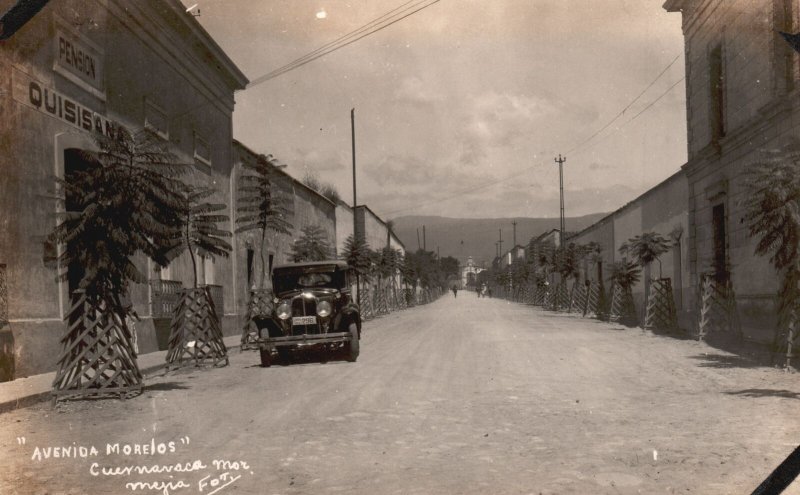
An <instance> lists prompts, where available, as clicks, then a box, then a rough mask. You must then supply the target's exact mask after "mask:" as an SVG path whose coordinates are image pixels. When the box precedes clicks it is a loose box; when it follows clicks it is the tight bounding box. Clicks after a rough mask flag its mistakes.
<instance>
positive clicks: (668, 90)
mask: <svg viewBox="0 0 800 495" xmlns="http://www.w3.org/2000/svg"><path fill="white" fill-rule="evenodd" d="M685 79H686V78H685V77H682V78H680V79H678V80H677V81H675V82H674V83H672V85H671V86H670V87H668V88H667V89H666V91H664V92H663V93H661V95H659V97H658V98H656V99H655V100H653V101H651V102H650V103H649V104H648V105H647V106H646V107H644V108H643V109H642V110H641V111H639V113H637V114H636V115H634V116H633V117H632V118H631V119H630V120H628V121H626V122H624V123H623V124H622V125H620V126H619V127H617V128H616V129H615V130H614V131H612V132H610V133H608V134H606V135H605V136H603V137H602V138H600V140H599V141H595V142H594V143H593V144H592V146H595V145H598V144H600V143H602V142H604V141H605V140H606V139H608V138H609V137H611V136H613V135H614V133H615V132H617V131H619V130H620V129H622V128H623V127H625V126H626V125H628V124H630V123H631V122H633V121H634V120H636V119H637V118H638V117H639V116H640V115H642V114H643V113H645V112H646V111H647V110H649V109H650V108H651V107H652V106H653V105H655V104H656V103H658V102H659V100H661V98H663V97H665V96H667V94H668V93H669V92H670V91H672V89H673V88H674V87H675V86H677V85H678V84H680V83H681V82H683V81H684V80H685ZM590 148H591V146H589V147H586V148H584V149H582V150H578V151H575V153H582V152H584V151H586V150H588V149H590Z"/></svg>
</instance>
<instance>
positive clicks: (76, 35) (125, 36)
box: [0, 0, 404, 381]
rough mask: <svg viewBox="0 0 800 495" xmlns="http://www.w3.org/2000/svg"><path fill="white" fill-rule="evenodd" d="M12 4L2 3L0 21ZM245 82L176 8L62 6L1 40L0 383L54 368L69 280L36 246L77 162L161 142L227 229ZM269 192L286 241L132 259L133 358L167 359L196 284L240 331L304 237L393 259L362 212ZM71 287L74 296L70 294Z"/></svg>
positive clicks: (170, 0) (386, 238)
mask: <svg viewBox="0 0 800 495" xmlns="http://www.w3.org/2000/svg"><path fill="white" fill-rule="evenodd" d="M12 4H14V1H12V0H0V11H5V10H7V9H8V8H9V7H11V5H12ZM247 83H248V80H247V77H246V76H245V75H244V74H243V73H242V72H241V71H240V70H239V69H238V68H237V67H236V65H235V64H234V63H233V62H232V61H231V60H230V58H229V57H228V56H227V55H226V54H225V53H224V52H223V50H222V49H221V48H220V47H219V46H218V45H217V44H216V42H215V41H214V40H213V39H212V38H211V36H210V35H209V34H208V33H207V32H206V31H205V30H204V29H203V28H202V27H201V26H200V24H199V23H198V22H197V20H196V19H195V18H194V17H193V16H192V15H190V14H187V12H186V9H185V7H184V6H183V5H182V4H181V3H180V2H179V1H178V0H148V1H142V2H127V1H123V0H91V1H86V0H62V1H59V2H50V3H49V4H48V5H47V6H46V7H45V8H44V9H42V11H41V12H39V13H38V14H37V15H36V16H35V17H34V18H33V19H32V20H31V21H30V22H28V23H27V24H26V25H25V26H24V27H23V28H22V29H20V30H19V31H18V32H17V33H15V34H14V36H12V37H11V38H9V39H8V40H6V41H3V42H0V112H2V114H3V116H4V118H3V119H2V120H1V121H0V149H2V150H3V153H0V176H1V177H2V180H0V381H5V380H10V379H14V378H19V377H24V376H29V375H32V374H36V373H42V372H46V371H50V370H52V369H54V368H55V366H56V361H55V359H54V357H55V356H57V355H58V354H59V353H60V343H59V339H60V337H61V335H62V333H63V328H64V327H63V318H64V316H65V315H66V313H67V311H68V309H69V308H68V306H69V292H70V289H71V288H74V285H75V280H71V279H72V278H74V277H72V276H70V277H68V279H67V280H65V281H60V282H58V281H56V272H55V271H54V270H52V269H51V268H48V267H47V266H45V263H44V259H45V258H47V257H48V256H52V255H54V254H56V253H57V252H58V250H59V249H60V247H59V246H52V245H48V244H47V243H46V242H44V239H45V237H46V236H47V234H48V233H49V232H50V231H51V230H52V229H53V227H54V226H55V225H56V223H57V221H58V217H57V213H58V212H59V211H60V209H62V208H63V203H61V202H59V201H57V200H55V199H53V195H54V193H55V184H56V182H55V179H56V178H60V179H63V180H66V181H69V180H70V177H71V175H72V174H73V172H74V171H76V170H80V169H81V168H82V167H83V166H85V164H84V163H83V162H82V160H83V158H82V155H81V153H79V152H78V151H79V150H95V149H97V142H96V139H95V138H96V137H97V135H100V134H108V133H110V132H112V131H113V129H114V128H115V127H116V126H123V127H125V128H127V129H129V130H131V131H134V132H135V131H137V130H142V129H149V130H150V131H152V132H155V133H156V134H157V135H159V136H160V137H161V138H162V139H163V140H164V141H165V142H167V143H169V147H170V149H171V151H172V152H173V153H174V154H175V155H176V156H177V158H178V160H179V161H181V162H183V163H190V164H191V165H192V167H191V171H190V173H189V174H188V176H187V177H186V178H185V180H187V181H189V182H191V183H193V184H196V185H203V186H207V187H210V188H213V189H214V191H215V194H214V196H213V198H212V199H213V200H214V202H220V203H224V204H225V205H227V208H228V211H226V212H225V213H226V215H227V216H228V217H229V218H230V222H229V224H228V225H227V226H226V227H225V228H227V229H230V231H231V232H233V231H234V230H235V225H236V217H237V212H236V205H237V195H238V179H239V177H240V175H241V174H242V172H243V168H244V164H245V163H247V162H248V161H252V160H256V159H258V153H256V152H254V151H253V150H251V149H250V148H248V147H247V146H245V145H244V144H242V143H241V142H239V141H237V140H235V139H234V137H233V125H232V115H233V110H234V93H235V92H236V91H238V90H242V89H244V88H245V87H246V86H247ZM276 173H277V174H278V180H277V181H276V184H277V187H279V188H280V189H281V190H282V191H283V193H284V196H285V197H287V198H289V203H290V205H289V206H290V208H289V209H290V211H291V215H290V218H289V219H288V220H289V221H290V223H291V224H292V229H291V232H290V234H288V235H283V234H277V235H275V234H270V235H268V236H267V242H266V243H265V245H264V246H262V244H261V242H260V237H259V236H258V235H256V234H254V233H252V232H251V233H242V234H236V235H234V238H233V242H232V246H233V250H232V252H231V254H230V257H228V258H216V259H215V258H212V257H207V258H201V259H200V262H199V263H197V268H196V272H195V268H193V264H192V263H191V261H190V259H189V256H188V254H184V255H182V256H181V257H180V258H178V259H176V260H175V261H173V262H172V263H171V264H170V265H169V266H168V267H167V268H163V269H162V268H160V267H158V266H155V265H154V264H153V263H151V262H150V261H149V260H147V259H145V258H144V257H141V258H139V259H137V260H136V263H137V266H138V267H139V268H140V269H141V270H142V272H143V273H146V274H147V277H148V279H149V282H148V283H145V284H135V285H134V286H133V287H132V288H131V291H130V298H131V303H132V305H133V308H134V310H135V311H136V313H137V314H138V316H139V318H140V321H138V322H137V323H136V331H137V334H138V346H139V352H140V353H146V352H151V351H155V350H158V349H159V348H162V349H163V348H164V347H165V346H166V339H167V336H168V325H169V315H170V312H171V306H170V305H171V304H174V301H175V295H176V291H177V289H178V288H180V287H181V286H188V285H190V284H191V281H192V280H193V278H194V275H195V274H196V275H197V277H198V281H199V282H200V284H201V285H205V286H208V287H209V289H210V291H211V293H212V295H213V296H214V298H215V300H216V307H217V308H218V311H220V310H219V308H221V309H222V311H220V312H221V313H222V318H221V320H222V327H223V332H224V333H225V334H226V335H235V334H237V333H239V332H241V325H242V324H243V318H244V315H245V314H246V308H247V301H248V295H249V290H250V289H251V288H252V287H253V285H254V283H256V277H257V276H258V273H259V270H260V269H261V267H262V265H261V264H260V263H261V259H262V258H263V259H264V264H265V265H268V266H264V268H266V269H269V268H270V267H271V266H272V265H273V264H278V263H283V262H286V261H288V260H289V254H290V252H291V246H292V242H293V240H294V239H296V238H297V237H298V236H299V234H300V232H301V231H302V229H303V228H305V227H308V226H311V225H315V226H318V227H320V228H321V229H322V230H323V231H324V233H325V235H326V236H327V238H328V240H329V242H330V243H331V245H332V246H335V247H336V254H337V255H341V253H342V250H343V248H344V243H345V240H346V238H347V237H348V236H351V235H353V233H354V231H355V232H356V233H357V235H359V236H363V237H365V238H366V239H367V241H368V243H369V244H370V245H371V247H373V248H382V247H384V246H386V245H389V246H391V247H393V248H394V249H399V250H401V251H404V248H403V245H402V243H401V242H400V240H399V239H398V238H397V237H396V236H394V234H393V233H392V232H391V231H390V229H389V228H388V227H387V225H386V223H385V222H384V221H383V220H381V219H380V218H379V217H378V216H377V215H376V214H375V213H374V212H372V211H371V210H370V209H369V208H368V207H367V206H364V205H359V206H357V207H355V208H353V207H352V206H350V205H348V204H346V203H345V202H343V201H332V200H330V199H328V198H326V197H325V196H323V195H321V194H319V193H318V192H317V191H315V190H313V189H311V188H310V187H308V186H306V185H305V184H303V183H302V182H301V181H298V180H296V179H294V178H292V177H291V176H289V175H288V174H287V173H285V172H284V171H282V170H278V171H277V172H276ZM71 286H72V287H71Z"/></svg>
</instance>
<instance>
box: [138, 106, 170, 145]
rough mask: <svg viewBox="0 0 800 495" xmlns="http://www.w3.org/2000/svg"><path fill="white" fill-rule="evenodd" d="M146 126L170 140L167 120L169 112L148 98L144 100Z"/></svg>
mask: <svg viewBox="0 0 800 495" xmlns="http://www.w3.org/2000/svg"><path fill="white" fill-rule="evenodd" d="M144 126H145V128H147V129H150V130H151V131H153V132H155V133H156V134H158V135H159V136H161V137H162V138H163V139H169V119H167V112H165V111H164V109H163V108H161V107H160V106H158V105H157V104H156V103H155V102H154V101H153V100H151V99H149V98H146V97H145V99H144Z"/></svg>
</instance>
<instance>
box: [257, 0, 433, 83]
mask: <svg viewBox="0 0 800 495" xmlns="http://www.w3.org/2000/svg"><path fill="white" fill-rule="evenodd" d="M426 1H428V0H422V1H421V2H418V3H416V4H414V5H413V6H411V7H409V8H407V9H404V10H403V11H402V12H398V13H396V14H393V15H391V16H389V17H388V18H387V19H385V20H381V21H378V24H379V25H378V26H377V27H374V26H373V27H374V28H369V30H367V32H366V33H364V34H360V35H359V36H357V37H356V38H353V39H350V40H349V41H347V42H344V43H341V42H340V43H336V42H335V41H334V42H332V43H329V45H335V46H329V47H328V48H324V49H323V48H318V49H317V50H314V52H311V53H315V52H316V53H315V54H314V55H313V56H310V55H311V54H307V55H304V56H303V57H300V58H299V59H297V60H295V61H293V62H290V63H288V64H286V65H284V66H283V67H280V68H278V69H275V70H273V71H272V72H269V73H267V74H265V75H263V76H260V77H258V78H256V79H254V80H253V81H252V82H251V83H250V84H248V85H247V89H250V88H252V87H253V86H255V85H257V84H261V83H263V82H266V81H269V80H270V79H274V78H276V77H278V76H280V75H283V74H285V73H287V72H290V71H292V70H294V69H297V68H299V67H302V66H304V65H306V64H307V63H309V62H313V61H314V60H317V59H318V58H320V57H324V56H325V55H328V54H330V53H333V52H335V51H336V50H339V49H341V48H344V47H346V46H348V45H351V44H353V43H355V42H356V41H358V40H360V39H362V38H365V37H367V36H369V35H371V34H374V33H377V32H378V31H381V30H383V29H386V28H387V27H389V26H391V25H392V24H395V23H397V22H400V21H402V20H403V19H405V18H407V17H410V16H412V15H414V14H416V13H417V12H419V11H421V10H424V9H427V8H428V7H430V6H431V5H434V4H436V3H439V2H440V1H441V0H433V1H431V2H430V3H427V4H425V5H422V7H419V8H416V9H414V10H412V11H411V12H409V13H407V14H405V15H402V16H401V17H397V16H398V15H400V14H402V13H404V12H406V11H408V10H410V9H412V8H414V7H417V6H418V5H421V4H423V3H425V2H426ZM404 5H406V4H404ZM401 7H402V6H401ZM394 10H397V9H394ZM390 12H391V11H390ZM385 15H386V14H384V16H385ZM381 17H383V16H381ZM392 17H397V18H396V19H392V20H391V21H389V22H386V23H384V24H381V23H382V22H385V21H386V20H388V19H391V18H392ZM378 19H380V18H378ZM372 22H375V21H372ZM368 24H370V23H368ZM362 28H363V26H362ZM362 28H359V29H362ZM356 31H358V30H356ZM351 34H352V33H351ZM345 37H349V35H345Z"/></svg>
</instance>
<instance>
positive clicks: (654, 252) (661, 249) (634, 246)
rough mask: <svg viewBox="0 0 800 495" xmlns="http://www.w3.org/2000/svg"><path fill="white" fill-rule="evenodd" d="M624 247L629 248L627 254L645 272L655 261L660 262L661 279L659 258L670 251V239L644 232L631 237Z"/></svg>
mask: <svg viewBox="0 0 800 495" xmlns="http://www.w3.org/2000/svg"><path fill="white" fill-rule="evenodd" d="M623 246H627V253H628V254H630V255H631V256H632V257H633V259H634V260H635V261H636V263H637V264H638V265H639V266H641V267H642V268H644V269H645V270H649V268H650V264H651V263H652V262H653V261H658V278H661V260H660V259H659V257H660V256H661V255H662V254H664V253H666V252H667V251H668V250H669V248H670V246H671V244H670V242H669V240H668V239H666V238H665V237H663V236H662V235H661V234H659V233H658V232H644V233H642V234H640V235H637V236H635V237H631V238H630V239H628V242H627V243H625V244H623Z"/></svg>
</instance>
